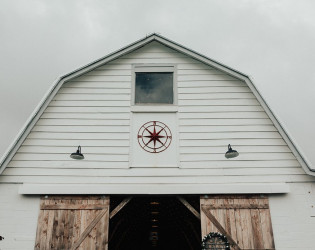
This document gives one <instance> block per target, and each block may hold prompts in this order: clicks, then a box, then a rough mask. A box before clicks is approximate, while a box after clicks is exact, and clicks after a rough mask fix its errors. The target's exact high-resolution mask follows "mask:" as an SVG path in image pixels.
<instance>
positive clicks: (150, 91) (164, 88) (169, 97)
mask: <svg viewBox="0 0 315 250" xmlns="http://www.w3.org/2000/svg"><path fill="white" fill-rule="evenodd" d="M174 97H175V96H174V67H165V66H161V67H156V66H154V67H152V66H148V67H143V66H141V67H135V86H134V104H136V105H141V104H149V105H150V104H152V105H157V104H161V105H165V104H166V105H172V104H174V102H175V101H174V99H175V98H174Z"/></svg>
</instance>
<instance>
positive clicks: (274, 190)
mask: <svg viewBox="0 0 315 250" xmlns="http://www.w3.org/2000/svg"><path fill="white" fill-rule="evenodd" d="M246 193H251V194H262V193H263V194H280V193H289V185H288V184H286V183H249V184H189V185H187V184H163V185H162V184H22V185H21V186H20V189H19V194H246Z"/></svg>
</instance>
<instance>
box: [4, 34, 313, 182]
mask: <svg viewBox="0 0 315 250" xmlns="http://www.w3.org/2000/svg"><path fill="white" fill-rule="evenodd" d="M152 41H157V42H159V43H161V44H163V45H165V46H167V47H169V48H171V49H174V50H176V51H178V52H180V53H183V54H185V55H187V56H190V57H192V58H194V59H196V60H198V61H200V62H202V63H205V64H207V65H210V66H211V67H214V68H217V69H219V70H221V71H223V72H225V73H227V74H229V75H231V76H233V77H236V78H238V79H240V80H242V81H245V82H246V83H247V85H248V87H249V88H250V89H251V90H252V91H253V93H254V95H255V96H256V98H257V100H258V101H259V102H260V104H261V105H262V107H263V108H264V109H265V111H266V113H267V114H268V116H269V117H270V119H271V120H272V121H273V123H274V125H275V126H276V127H277V129H278V130H279V132H280V134H281V135H282V136H283V139H284V140H285V141H286V143H287V144H288V146H289V147H290V149H291V150H292V152H293V154H294V155H295V156H296V158H297V160H298V161H299V162H300V164H301V165H302V168H303V169H304V171H305V172H306V173H307V174H308V175H312V176H315V168H312V167H311V165H310V163H309V161H307V160H306V158H305V157H303V155H302V154H301V151H300V150H299V149H298V147H297V145H295V144H294V143H293V141H292V140H291V139H290V136H289V135H288V133H287V132H286V131H285V130H284V128H283V127H282V126H281V124H280V122H279V121H278V120H277V118H276V117H275V115H274V114H273V113H272V111H271V109H270V108H269V107H268V105H267V103H266V102H265V101H264V99H263V98H262V96H261V95H260V94H259V92H258V90H257V89H256V87H255V86H254V84H253V82H252V81H251V80H250V78H249V77H248V76H247V75H245V74H243V73H241V72H239V71H237V70H234V69H232V68H230V67H228V66H226V65H223V64H222V63H219V62H217V61H215V60H213V59H210V58H207V57H205V56H204V55H201V54H199V53H197V52H195V51H193V50H190V49H188V48H186V47H184V46H182V45H179V44H177V43H175V42H173V41H170V40H168V39H166V38H164V37H162V36H160V35H158V34H151V35H149V36H147V37H145V38H143V39H141V40H139V41H136V42H135V43H132V44H131V45H128V46H126V47H124V48H122V49H120V50H118V51H116V52H113V53H111V54H109V55H107V56H105V57H103V58H100V59H98V60H96V61H94V62H92V63H90V64H87V65H86V66H84V67H81V68H79V69H77V70H75V71H73V72H70V73H69V74H66V75H64V76H62V77H60V78H58V79H57V80H56V81H55V83H54V84H53V86H52V88H51V89H50V90H49V91H48V92H47V94H46V95H45V97H44V98H43V100H42V101H41V102H40V103H39V105H38V106H37V108H36V109H35V111H34V112H33V113H32V115H31V116H30V118H29V120H28V121H27V122H26V124H25V126H24V128H23V129H22V130H21V131H20V133H19V134H18V136H17V137H16V139H15V140H14V142H13V143H12V145H11V146H10V147H9V149H8V150H7V151H6V153H5V154H4V155H3V157H2V159H1V161H0V174H1V173H2V172H3V171H4V169H5V168H6V166H7V165H8V163H9V162H10V161H11V159H12V158H13V156H14V154H15V153H16V151H17V150H18V148H19V147H20V146H21V144H22V143H23V141H24V140H25V138H26V137H27V135H28V134H29V133H30V131H31V130H32V128H33V127H34V125H35V123H36V122H37V120H38V119H39V118H40V116H41V115H42V113H43V112H44V110H45V109H46V107H47V106H48V104H49V103H50V101H51V100H52V99H53V98H54V96H55V95H56V93H57V92H58V90H59V89H60V87H61V86H62V85H63V83H64V82H66V81H69V80H71V79H73V78H75V77H78V76H80V75H82V74H85V73H87V72H89V71H91V70H93V69H95V68H97V67H99V66H101V65H103V64H105V63H108V62H110V61H112V60H114V59H117V58H118V57H120V56H123V55H125V54H127V53H130V52H132V51H134V50H136V49H139V48H141V47H142V46H144V45H146V44H148V43H150V42H152Z"/></svg>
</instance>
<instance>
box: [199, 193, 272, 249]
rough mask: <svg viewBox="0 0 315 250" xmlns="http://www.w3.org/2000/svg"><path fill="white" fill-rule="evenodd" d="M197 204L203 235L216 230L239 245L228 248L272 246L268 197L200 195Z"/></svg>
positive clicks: (262, 247)
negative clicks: (198, 204) (199, 209)
mask: <svg viewBox="0 0 315 250" xmlns="http://www.w3.org/2000/svg"><path fill="white" fill-rule="evenodd" d="M200 205H201V227H202V230H201V231H202V236H205V235H206V234H208V233H210V232H216V231H219V232H221V233H223V234H225V235H226V237H227V238H228V240H229V242H230V243H233V241H235V243H237V244H238V246H239V248H238V246H237V245H234V246H232V248H231V249H243V250H246V249H248V250H249V249H251V250H253V249H259V250H263V249H265V250H267V249H268V250H271V249H275V246H274V240H273V232H272V225H271V217H270V211H269V201H268V197H266V196H264V195H213V196H203V197H201V200H200ZM205 215H206V216H205ZM212 217H214V218H212ZM203 220H206V221H203ZM209 223H210V225H209ZM217 223H219V225H218V224H217ZM231 239H232V240H231Z"/></svg>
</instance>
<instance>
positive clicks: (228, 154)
mask: <svg viewBox="0 0 315 250" xmlns="http://www.w3.org/2000/svg"><path fill="white" fill-rule="evenodd" d="M238 155H239V153H238V152H237V151H236V150H233V149H232V147H231V144H229V146H228V151H227V152H226V153H225V158H227V159H230V158H235V157H237V156H238Z"/></svg>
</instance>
